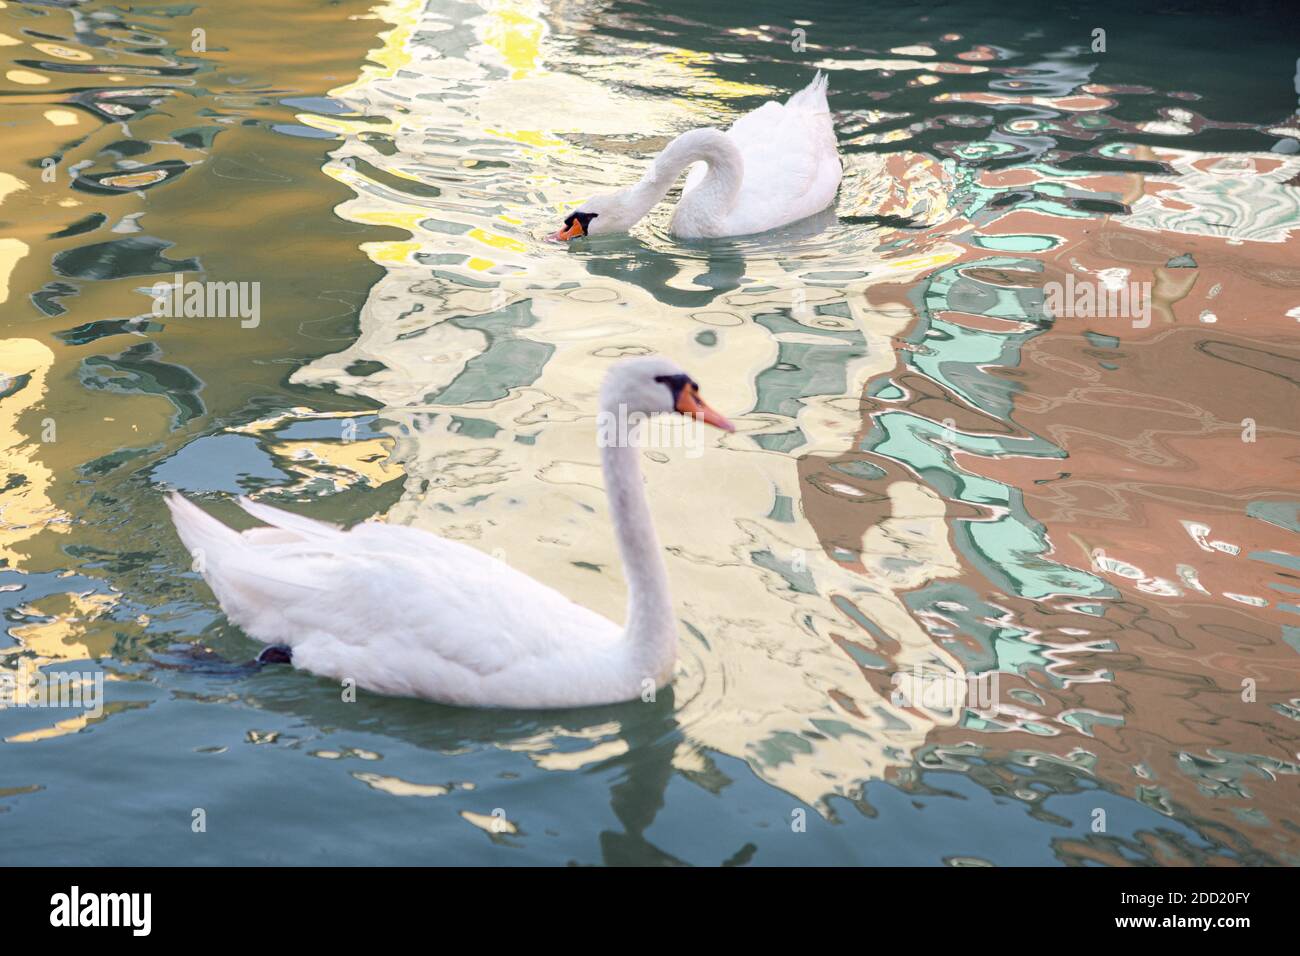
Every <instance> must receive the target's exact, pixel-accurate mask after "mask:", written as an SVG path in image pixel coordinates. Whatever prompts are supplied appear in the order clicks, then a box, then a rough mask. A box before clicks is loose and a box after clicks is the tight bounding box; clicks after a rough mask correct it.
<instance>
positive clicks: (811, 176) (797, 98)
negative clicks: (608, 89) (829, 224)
mask: <svg viewBox="0 0 1300 956" xmlns="http://www.w3.org/2000/svg"><path fill="white" fill-rule="evenodd" d="M687 167H693V168H691V170H690V173H689V174H688V175H687V177H686V182H685V184H684V185H683V187H682V198H681V200H680V201H679V202H678V203H677V208H676V210H674V212H673V219H672V225H671V230H672V232H673V234H674V235H676V236H680V237H681V238H683V239H708V238H719V237H723V236H746V235H752V234H754V233H759V232H767V231H768V230H769V229H776V228H778V227H779V226H784V225H788V224H789V223H792V222H798V221H799V220H800V219H806V218H807V217H808V216H811V215H813V214H815V213H818V212H821V211H822V210H823V209H825V208H826V207H827V206H829V205H830V204H831V203H832V202H833V201H834V200H835V192H836V190H837V189H838V188H839V185H840V176H841V175H842V173H843V166H842V164H841V162H840V156H839V150H838V147H837V144H836V140H835V129H834V127H833V126H832V124H831V114H830V108H829V107H828V106H827V104H826V77H825V76H824V75H823V74H821V73H819V74H817V76H816V77H815V78H814V79H813V81H812V82H811V83H809V84H808V86H807V87H805V88H804V89H802V90H800V91H799V92H798V93H795V94H794V95H793V96H791V97H790V99H789V100H788V101H787V102H785V103H777V102H767V103H764V104H763V105H762V106H760V107H759V108H758V109H756V110H754V111H753V112H752V113H748V114H746V115H745V116H742V117H741V118H740V119H739V120H737V121H736V122H735V123H734V124H733V125H732V127H731V128H730V129H729V130H727V131H726V132H725V133H723V132H720V131H718V130H716V129H696V130H691V131H690V132H688V133H683V134H682V135H680V136H678V137H677V138H676V139H674V140H673V141H672V142H671V143H669V144H668V146H667V147H665V148H664V151H663V152H662V153H660V154H659V156H658V157H656V158H655V161H654V164H653V165H652V166H651V167H650V169H649V170H647V172H646V174H645V176H643V177H642V178H641V181H640V182H638V183H636V184H635V185H632V186H630V187H628V188H627V189H623V190H620V191H619V192H616V193H609V194H607V195H604V196H596V197H593V198H592V199H590V200H588V201H587V202H585V203H583V204H582V205H581V206H579V207H578V208H577V209H576V210H575V211H574V212H573V213H570V215H569V216H568V218H567V219H565V228H564V229H562V230H560V231H559V232H557V233H556V234H555V238H557V239H572V238H575V237H577V236H580V235H598V234H600V233H607V232H626V231H627V230H628V229H630V228H631V227H632V226H633V225H634V224H635V223H636V222H637V221H638V220H640V219H641V218H642V217H643V216H645V214H646V213H648V212H649V211H650V210H651V209H652V208H653V207H654V206H655V204H657V203H658V202H659V200H661V199H663V197H664V196H665V195H666V194H667V192H668V190H669V189H671V188H672V186H673V184H674V183H675V182H676V181H677V179H678V177H679V176H680V175H681V173H682V171H683V170H684V169H686V168H687Z"/></svg>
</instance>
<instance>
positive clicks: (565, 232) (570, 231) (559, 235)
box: [551, 216, 587, 242]
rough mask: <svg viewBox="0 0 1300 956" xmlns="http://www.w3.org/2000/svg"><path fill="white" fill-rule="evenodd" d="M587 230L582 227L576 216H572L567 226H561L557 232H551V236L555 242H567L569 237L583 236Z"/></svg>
mask: <svg viewBox="0 0 1300 956" xmlns="http://www.w3.org/2000/svg"><path fill="white" fill-rule="evenodd" d="M586 234H587V231H586V230H585V229H583V228H582V222H581V221H580V220H579V219H578V217H577V216H574V217H573V222H571V223H570V224H569V225H568V226H565V227H563V228H561V229H560V230H559V231H558V232H554V233H552V234H551V238H552V239H554V240H555V241H556V242H567V241H568V240H570V239H577V238H578V237H579V236H585V235H586Z"/></svg>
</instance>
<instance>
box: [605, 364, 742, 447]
mask: <svg viewBox="0 0 1300 956" xmlns="http://www.w3.org/2000/svg"><path fill="white" fill-rule="evenodd" d="M600 405H601V408H602V409H607V410H611V411H612V410H615V409H619V408H620V407H621V408H623V409H625V410H626V411H627V412H629V413H631V412H640V413H642V414H644V415H654V414H656V413H661V412H662V413H668V412H677V413H678V414H680V415H686V416H687V417H689V418H698V419H699V420H700V421H702V422H704V423H706V424H708V425H712V426H713V427H714V428H721V429H722V430H723V431H728V432H734V431H735V430H736V426H735V425H733V424H731V422H729V421H727V420H726V418H724V417H723V416H722V415H721V414H720V413H719V412H717V411H716V410H714V409H713V408H710V407H709V405H708V403H706V402H705V401H704V399H703V398H702V397H701V396H700V386H699V385H698V384H697V383H696V381H695V379H693V378H691V377H690V376H689V375H687V374H686V373H685V372H684V371H682V369H681V366H679V365H677V364H676V363H674V362H670V361H668V360H667V359H664V358H658V357H649V358H634V359H625V360H624V361H622V362H619V363H618V364H617V365H615V366H613V367H612V368H611V369H610V370H609V371H608V372H607V373H606V374H605V383H604V384H603V385H602V386H601V389H600Z"/></svg>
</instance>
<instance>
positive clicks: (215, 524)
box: [165, 491, 239, 555]
mask: <svg viewBox="0 0 1300 956" xmlns="http://www.w3.org/2000/svg"><path fill="white" fill-rule="evenodd" d="M165 500H166V502H167V508H168V510H170V511H171V513H172V523H173V524H174V525H176V533H177V534H178V535H180V539H181V543H182V544H184V545H185V550H186V551H188V552H190V554H191V555H195V554H208V553H217V552H220V551H222V550H224V549H226V548H230V547H237V546H238V545H239V532H238V531H236V530H235V529H234V528H228V527H226V526H225V525H224V524H222V523H221V522H220V521H218V520H217V519H216V518H214V517H212V515H210V514H208V513H207V512H206V511H204V510H203V509H202V508H200V507H199V506H198V505H196V504H194V503H193V502H192V501H190V500H188V499H187V498H185V497H184V496H183V495H181V494H180V493H179V492H176V491H173V492H172V493H171V494H169V495H167V497H166V499H165Z"/></svg>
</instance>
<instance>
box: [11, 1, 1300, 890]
mask: <svg viewBox="0 0 1300 956" xmlns="http://www.w3.org/2000/svg"><path fill="white" fill-rule="evenodd" d="M805 6H806V9H805V7H802V6H801V7H800V8H799V10H798V13H799V14H800V17H799V19H798V20H790V19H789V15H790V13H791V12H792V11H789V10H786V9H785V8H783V7H777V6H776V5H771V4H768V5H766V6H764V5H757V4H754V3H752V2H751V3H746V4H737V3H728V4H722V5H711V6H710V9H709V12H707V13H704V12H701V11H700V10H698V9H696V7H697V5H693V4H677V5H676V6H675V7H673V8H670V6H669V5H668V4H666V3H660V2H656V3H650V4H642V3H630V2H629V3H600V2H580V3H567V2H565V3H561V2H555V3H551V4H546V3H540V2H523V0H520V2H487V0H482V2H480V3H457V2H450V0H430V2H427V3H420V2H404V0H397V2H394V3H391V4H388V5H386V6H381V7H375V8H373V9H371V8H369V7H367V6H366V5H365V4H363V3H360V2H350V0H344V2H339V3H335V4H331V5H315V4H306V3H294V2H273V3H262V4H257V5H253V4H248V3H243V2H236V3H231V4H228V5H223V6H222V7H221V8H220V10H219V13H218V12H217V10H216V8H214V9H213V10H208V9H207V8H205V7H202V6H198V7H189V6H172V7H165V6H159V7H153V8H135V7H119V6H114V5H112V4H108V3H100V2H84V3H76V2H67V3H48V4H41V3H17V2H9V3H0V61H2V64H0V71H3V79H2V80H0V95H2V97H3V98H0V125H2V126H3V127H4V128H5V143H6V145H7V146H8V148H7V149H6V150H5V153H4V155H3V156H0V303H3V323H4V329H3V332H2V333H0V334H3V336H4V338H3V340H0V376H2V377H0V385H3V390H0V436H3V442H4V445H5V446H7V449H6V450H5V451H4V452H3V459H0V463H2V464H3V465H4V467H3V469H0V607H3V608H4V612H5V617H6V624H7V632H6V633H7V637H0V655H3V660H4V665H5V667H7V668H9V669H10V670H14V671H16V670H18V669H19V668H21V667H25V666H31V665H32V664H35V665H38V666H39V667H40V668H42V669H43V670H44V671H46V672H69V673H82V672H85V671H87V670H90V671H91V672H93V673H102V674H103V675H104V676H105V677H106V684H105V686H106V695H107V701H108V702H107V705H106V707H105V709H104V712H103V714H102V715H96V716H91V715H87V714H86V713H84V712H81V711H77V710H62V711H61V710H50V709H34V708H19V707H12V706H11V707H8V708H5V709H3V710H0V737H2V739H3V746H0V832H3V839H0V847H3V848H2V849H0V860H3V861H5V862H19V863H33V862H45V863H49V862H72V861H85V862H95V863H105V862H128V863H141V862H197V863H225V862H291V863H317V862H349V863H355V862H367V863H408V862H440V863H441V862H501V863H509V862H535V863H564V862H570V861H573V862H581V863H596V862H607V863H659V862H665V863H673V862H684V863H700V864H718V863H733V864H736V863H747V862H755V863H769V864H770V863H888V864H899V863H908V864H940V863H949V864H970V863H993V864H1023V863H1050V862H1063V863H1073V864H1097V863H1103V864H1133V863H1228V864H1232V863H1284V864H1294V863H1297V862H1300V848H1298V847H1300V843H1298V840H1300V816H1298V815H1297V811H1296V807H1297V805H1300V804H1298V801H1297V797H1298V796H1300V789H1298V783H1300V776H1298V775H1300V754H1298V753H1297V749H1298V747H1300V744H1298V743H1297V740H1298V738H1300V734H1298V733H1297V731H1298V730H1300V725H1298V724H1297V721H1298V720H1300V696H1297V694H1300V690H1297V684H1298V681H1297V671H1298V670H1300V667H1298V664H1300V657H1298V656H1297V655H1300V616H1297V615H1300V598H1298V597H1297V596H1298V595H1300V552H1298V551H1297V532H1300V517H1298V512H1300V491H1298V489H1297V480H1296V468H1295V463H1296V461H1297V456H1298V455H1300V429H1298V427H1297V423H1298V422H1300V415H1298V413H1300V399H1298V398H1297V391H1296V385H1297V384H1298V378H1300V358H1298V352H1297V348H1296V322H1297V319H1298V317H1300V256H1298V255H1297V253H1296V248H1297V247H1296V245H1295V238H1294V237H1293V232H1294V231H1295V230H1296V229H1298V228H1300V188H1298V184H1300V154H1297V150H1296V149H1295V146H1296V144H1297V138H1300V129H1297V126H1298V125H1300V124H1298V123H1297V120H1296V116H1295V107H1296V95H1297V86H1298V85H1300V79H1298V78H1296V77H1294V76H1293V74H1294V73H1296V71H1297V64H1296V62H1295V59H1294V58H1295V53H1296V48H1295V47H1294V45H1290V46H1288V43H1287V37H1286V36H1285V34H1284V31H1282V30H1280V29H1278V28H1277V25H1276V24H1275V23H1273V22H1272V21H1270V20H1268V19H1267V18H1262V17H1261V18H1258V19H1254V20H1250V19H1248V20H1239V21H1234V23H1233V25H1231V26H1225V21H1221V20H1220V21H1215V20H1211V19H1207V18H1203V17H1200V16H1196V15H1191V14H1177V15H1175V14H1165V15H1159V16H1157V15H1150V16H1146V15H1136V14H1133V13H1132V12H1131V11H1128V10H1126V9H1125V8H1124V7H1120V8H1119V12H1116V13H1107V14H1103V13H1097V14H1096V16H1095V19H1097V21H1098V22H1097V23H1093V22H1091V20H1090V19H1089V18H1090V17H1092V16H1093V14H1091V13H1090V14H1086V15H1080V16H1078V17H1054V18H1051V19H1047V20H1041V19H1038V18H1036V17H1035V16H1026V15H1024V13H1023V12H1020V13H1016V12H1014V11H1013V9H1012V8H1011V7H1009V6H1007V5H1005V4H997V5H991V6H990V7H989V8H988V9H978V8H972V9H970V10H969V11H968V12H965V13H956V12H948V11H947V10H946V9H945V11H944V12H943V13H942V15H940V14H939V13H938V12H935V11H933V10H931V9H930V8H929V7H908V6H905V5H900V4H895V5H892V6H891V8H890V9H889V10H865V9H864V10H857V9H853V7H854V6H855V5H848V4H838V5H832V4H819V3H812V4H808V5H805ZM1102 9H1103V10H1104V9H1105V8H1102ZM737 24H747V25H746V26H745V27H744V28H737V26H736V25H737ZM1094 27H1103V28H1104V29H1106V36H1105V39H1106V51H1105V52H1104V53H1103V52H1093V50H1092V45H1093V43H1094V39H1093V32H1092V31H1093V29H1094ZM196 30H197V31H202V32H201V33H199V34H196V33H195V32H194V31H196ZM795 31H802V33H796V32H795ZM1232 31H1236V35H1239V36H1240V37H1241V42H1238V43H1235V44H1234V43H1229V44H1225V42H1224V38H1225V35H1233V34H1232ZM196 47H201V49H196ZM795 47H798V48H799V49H795ZM816 68H822V69H825V70H827V71H828V72H829V73H830V76H831V92H832V96H831V106H832V109H833V110H834V111H835V119H836V126H837V130H838V133H839V137H840V144H841V149H842V152H843V154H844V159H845V165H846V173H845V179H844V184H843V186H842V188H841V191H840V196H839V200H838V204H837V207H836V209H835V210H834V214H833V215H831V214H828V215H824V216H821V217H817V218H815V219H814V220H812V221H809V222H805V223H801V224H798V225H796V226H793V227H790V228H788V229H786V230H782V231H780V232H779V233H775V234H770V235H766V236H762V237H756V238H746V239H739V240H732V241H711V242H694V243H684V242H679V241H677V240H675V239H673V238H671V237H670V236H669V235H668V234H667V229H666V226H667V221H668V215H669V212H670V207H669V206H667V205H665V206H663V207H661V208H660V209H658V210H657V211H656V212H655V213H654V214H653V215H652V216H651V217H650V219H648V220H647V221H646V222H644V223H642V224H641V225H640V226H639V227H638V228H637V229H636V230H635V231H634V233H633V234H632V235H630V236H628V237H622V238H600V239H592V240H586V241H581V242H578V243H574V244H571V245H569V246H558V245H555V244H551V243H547V242H544V241H543V240H542V237H543V236H544V235H545V234H546V233H547V232H549V231H551V230H553V229H554V228H555V227H556V226H557V225H558V223H559V219H560V218H561V217H562V216H563V214H564V213H565V211H567V210H568V209H570V208H572V206H573V205H575V204H576V203H578V202H580V201H581V200H582V199H584V198H585V197H586V196H588V195H590V194H591V193H594V192H599V191H604V190H606V189H609V188H611V187H617V186H620V185H623V184H626V183H629V182H631V181H633V180H634V179H635V178H636V177H637V176H639V174H640V171H641V170H642V169H643V168H644V166H645V164H646V162H648V160H649V159H650V158H651V157H653V156H654V155H655V153H657V151H658V150H659V149H660V148H662V146H663V145H664V144H665V143H666V142H667V141H668V140H669V139H671V137H673V136H674V135H676V134H677V133H679V132H682V131H684V130H687V129H690V128H693V127H696V126H701V125H725V124H727V123H729V122H730V121H731V120H732V119H733V118H735V117H736V116H738V115H740V114H742V113H744V112H746V111H748V110H750V109H752V108H754V107H756V106H757V105H759V104H760V103H762V102H763V101H764V100H765V99H768V98H772V97H781V98H783V97H784V96H785V95H787V94H788V93H789V92H790V91H791V90H793V89H795V88H798V87H800V86H802V85H804V83H806V82H807V80H808V79H809V78H810V77H811V75H812V73H813V71H814V70H815V69H816ZM43 160H45V162H43ZM176 272H184V273H185V274H186V277H187V278H199V279H209V280H214V281H232V280H234V281H247V282H257V283H260V296H261V299H260V321H259V322H258V323H257V324H256V326H255V327H243V325H241V322H240V320H239V319H238V318H225V319H223V318H166V317H164V318H160V317H158V316H154V315H152V314H151V311H150V310H151V299H150V298H149V296H148V294H147V293H148V289H149V287H150V286H151V285H152V284H153V283H154V282H155V281H157V280H158V279H159V278H160V277H161V278H162V279H164V280H170V279H171V277H172V276H173V275H174V274H175V273H176ZM1067 275H1068V276H1073V277H1076V278H1077V279H1079V280H1080V281H1092V282H1094V283H1102V284H1105V283H1111V284H1115V283H1127V282H1130V281H1132V282H1146V283H1150V284H1151V286H1150V289H1151V296H1150V313H1149V322H1148V323H1145V324H1143V323H1139V322H1138V321H1130V319H1128V318H1113V317H1097V318H1075V317H1069V316H1063V315H1060V314H1058V312H1059V310H1057V311H1053V309H1052V308H1050V307H1048V304H1045V290H1046V289H1049V288H1050V286H1051V284H1052V283H1058V282H1063V281H1064V280H1065V277H1066V276H1067ZM650 352H656V353H663V354H666V355H669V356H672V357H674V358H675V359H676V360H678V361H679V362H680V363H682V364H683V365H684V366H685V367H687V368H689V369H690V370H691V372H692V374H693V375H694V376H695V377H696V378H697V379H699V380H700V381H701V382H702V383H703V384H704V387H705V388H706V389H707V392H708V394H709V396H710V400H711V402H712V404H714V405H715V406H717V407H718V408H720V409H721V410H722V411H724V412H725V413H727V414H728V415H729V416H731V417H732V418H733V420H734V421H736V422H737V425H738V426H739V427H738V431H737V433H736V434H734V435H731V436H725V437H718V438H716V439H711V442H710V445H709V447H707V448H706V449H704V450H703V453H702V454H694V453H687V452H686V451H683V450H682V449H662V450H654V451H650V452H648V453H647V456H646V460H645V462H644V464H645V466H646V471H647V479H648V487H649V492H650V495H651V506H652V509H653V511H654V513H655V516H656V519H657V522H658V527H659V531H660V536H661V538H662V540H663V544H664V545H665V547H666V549H667V553H668V560H669V572H670V575H671V578H672V584H673V589H674V596H675V598H676V601H677V606H678V609H679V612H680V618H681V636H682V653H681V662H680V666H679V673H678V678H677V680H676V682H675V684H674V686H673V688H672V689H671V691H670V692H667V693H663V694H661V695H659V699H658V701H656V702H655V703H653V704H641V703H635V704H628V705H623V706H616V707H607V708H599V709H595V710H583V711H573V712H564V713H494V712H473V711H463V710H455V709H451V708H444V707H439V706H436V705H431V704H425V703H420V702H414V701H400V700H385V699H377V698H374V697H366V696H364V695H363V697H362V699H361V700H360V701H358V702H356V703H344V702H343V701H341V700H340V699H339V696H340V695H339V692H338V688H337V687H336V686H334V685H333V684H332V683H330V682H328V681H324V680H317V679H315V678H313V677H311V676H309V675H306V674H303V673H299V672H294V671H292V670H290V669H287V668H268V669H263V670H260V671H259V670H257V669H256V668H253V667H250V666H248V665H247V664H246V663H244V662H246V661H248V660H249V659H250V658H251V657H252V656H253V655H254V654H255V653H256V650H257V647H256V645H254V644H253V643H252V642H251V641H250V640H249V639H247V638H246V637H244V636H243V635H242V634H241V633H239V632H238V630H237V629H235V628H234V627H232V626H231V625H229V624H228V623H227V622H226V621H225V620H224V618H223V617H222V616H221V614H220V613H219V611H218V610H217V609H216V607H215V605H214V603H213V601H212V598H211V596H210V594H209V592H208V591H207V589H206V587H205V586H204V585H203V584H202V582H201V581H200V579H199V577H198V575H197V574H195V573H194V572H193V571H191V570H190V569H189V564H190V562H189V557H188V555H186V554H185V552H184V551H183V549H182V547H181V545H180V543H179V541H177V540H176V538H175V536H174V533H173V532H172V530H171V528H170V524H169V523H168V521H167V518H166V515H165V510H164V509H163V507H162V505H161V499H160V492H161V490H162V489H165V488H172V487H174V488H179V489H182V490H184V491H186V492H189V493H191V494H193V495H197V496H200V497H202V498H204V499H206V500H207V502H208V506H209V507H210V508H211V509H212V510H213V511H214V512H216V513H218V514H220V515H221V516H223V517H225V518H230V519H233V518H234V515H235V514H236V513H237V512H236V511H235V509H234V507H233V506H232V505H230V504H229V502H228V499H229V497H230V496H231V495H233V494H235V493H238V492H241V491H242V492H249V493H254V494H255V495H256V496H257V497H259V498H261V499H262V500H265V501H268V502H272V503H275V504H280V505H285V506H287V507H289V508H290V509H291V510H297V511H301V512H302V513H306V514H311V515H313V516H317V517H322V518H326V519H329V520H335V521H342V522H348V523H350V522H355V521H360V520H365V519H370V518H373V517H376V516H379V517H384V518H386V520H389V521H391V522H396V523H403V524H413V525H416V526H419V527H422V528H426V529H428V530H430V531H434V532H437V533H439V534H443V535H446V536H449V537H452V538H456V539H458V540H462V541H466V542H469V543H471V544H473V545H474V546H475V547H478V548H481V549H483V550H485V551H489V552H492V553H495V554H497V555H498V556H499V557H502V558H504V559H505V560H507V561H509V562H510V563H511V564H512V565H514V566H516V567H518V568H520V569H522V570H525V571H527V572H529V573H531V574H533V575H535V576H537V577H539V578H540V579H542V580H544V581H546V582H547V583H549V584H551V585H553V586H555V587H557V588H559V589H560V590H562V591H564V592H565V593H567V594H570V595H572V596H574V597H575V598H576V599H578V600H580V601H581V602H582V603H584V604H586V605H588V606H590V607H592V608H593V609H595V610H597V611H600V612H602V613H604V614H607V615H609V616H611V617H614V618H616V619H617V618H619V617H620V616H621V613H622V603H623V598H624V594H623V584H622V578H621V573H620V571H619V564H618V560H617V556H616V553H615V549H614V544H613V540H612V538H611V536H610V529H609V522H608V512H607V508H606V504H605V500H604V495H603V491H602V484H601V479H600V473H599V467H598V460H597V448H596V445H595V442H594V441H593V438H592V436H593V431H594V411H595V409H594V400H595V391H596V387H597V384H598V382H599V380H600V377H601V375H602V373H603V370H604V369H605V368H606V367H607V366H608V365H609V363H610V362H612V361H614V360H615V359H617V358H619V357H621V356H626V355H637V354H645V353H650ZM935 686H939V687H940V688H947V689H949V690H952V689H954V688H955V695H956V696H955V697H954V696H952V695H949V694H939V695H937V696H934V695H927V694H925V693H923V692H922V691H923V690H924V689H925V688H933V687H935ZM900 690H901V691H903V692H904V693H903V694H901V695H900V693H899V692H900ZM990 690H991V691H992V692H991V693H990ZM200 809H201V810H202V811H203V818H204V820H205V821H206V832H202V833H196V832H194V820H195V819H196V810H200Z"/></svg>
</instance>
